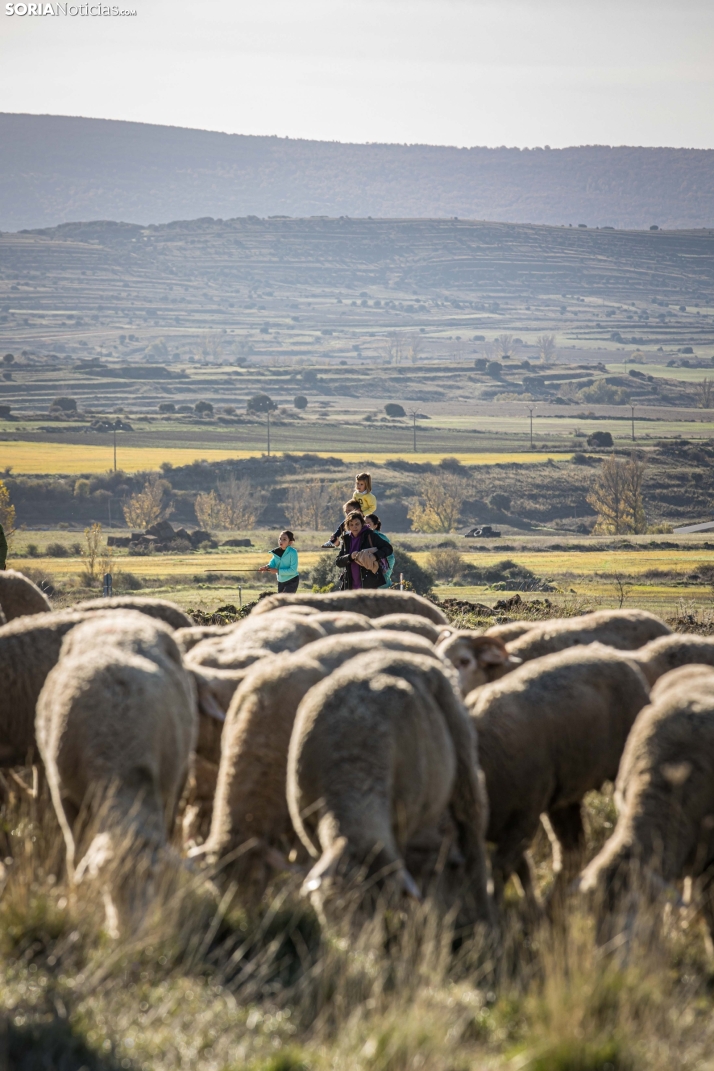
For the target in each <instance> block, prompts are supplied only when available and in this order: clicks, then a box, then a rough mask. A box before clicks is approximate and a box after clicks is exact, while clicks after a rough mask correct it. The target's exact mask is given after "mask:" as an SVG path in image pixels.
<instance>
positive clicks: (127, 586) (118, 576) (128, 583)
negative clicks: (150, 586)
mask: <svg viewBox="0 0 714 1071" xmlns="http://www.w3.org/2000/svg"><path fill="white" fill-rule="evenodd" d="M143 587H144V582H143V581H142V580H140V579H139V577H138V576H135V574H134V573H124V572H116V573H115V574H114V575H113V577H112V588H113V589H114V590H115V591H141V589H142V588H143Z"/></svg>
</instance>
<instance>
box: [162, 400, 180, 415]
mask: <svg viewBox="0 0 714 1071" xmlns="http://www.w3.org/2000/svg"><path fill="white" fill-rule="evenodd" d="M159 412H160V413H175V412H176V406H175V405H174V403H173V402H162V403H161V405H160V406H159Z"/></svg>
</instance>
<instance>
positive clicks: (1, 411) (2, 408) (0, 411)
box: [0, 405, 12, 420]
mask: <svg viewBox="0 0 714 1071" xmlns="http://www.w3.org/2000/svg"><path fill="white" fill-rule="evenodd" d="M11 411H12V410H11V408H10V406H9V405H0V418H1V419H2V420H7V418H8V417H9V416H10V413H11Z"/></svg>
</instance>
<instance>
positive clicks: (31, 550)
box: [27, 543, 40, 558]
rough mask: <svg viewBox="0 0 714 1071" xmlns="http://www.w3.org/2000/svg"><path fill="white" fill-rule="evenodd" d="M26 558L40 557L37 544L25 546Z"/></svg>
mask: <svg viewBox="0 0 714 1071" xmlns="http://www.w3.org/2000/svg"><path fill="white" fill-rule="evenodd" d="M27 556H28V558H39V557H40V548H39V547H38V546H37V543H28V544H27Z"/></svg>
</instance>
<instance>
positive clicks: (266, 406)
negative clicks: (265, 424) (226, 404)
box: [245, 394, 278, 413]
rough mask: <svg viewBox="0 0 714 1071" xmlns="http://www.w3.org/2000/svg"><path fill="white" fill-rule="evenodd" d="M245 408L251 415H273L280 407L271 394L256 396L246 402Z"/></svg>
mask: <svg viewBox="0 0 714 1071" xmlns="http://www.w3.org/2000/svg"><path fill="white" fill-rule="evenodd" d="M245 408H246V411H247V412H249V413H272V412H273V410H275V409H277V408H278V407H277V405H276V404H275V402H274V401H273V399H272V398H271V397H270V395H269V394H254V395H253V396H252V398H249V399H248V401H247V402H246V404H245Z"/></svg>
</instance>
